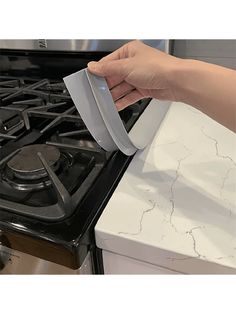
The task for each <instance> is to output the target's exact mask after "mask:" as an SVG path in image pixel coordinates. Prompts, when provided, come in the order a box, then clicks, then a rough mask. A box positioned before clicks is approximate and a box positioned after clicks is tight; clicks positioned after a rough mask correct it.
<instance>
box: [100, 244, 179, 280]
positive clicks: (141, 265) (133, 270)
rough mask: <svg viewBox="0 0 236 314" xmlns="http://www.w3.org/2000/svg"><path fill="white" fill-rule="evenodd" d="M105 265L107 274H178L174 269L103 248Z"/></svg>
mask: <svg viewBox="0 0 236 314" xmlns="http://www.w3.org/2000/svg"><path fill="white" fill-rule="evenodd" d="M102 254H103V266H104V273H105V274H121V275H122V274H123V275H124V274H134V275H135V274H136V275H137V274H140V275H141V274H146V275H149V274H150V275H151V274H160V275H170V274H178V272H175V271H173V270H170V269H167V268H163V267H159V266H156V265H153V264H149V263H145V262H142V261H139V260H135V259H132V258H129V257H126V256H122V255H118V254H115V253H112V252H108V251H104V250H103V253H102Z"/></svg>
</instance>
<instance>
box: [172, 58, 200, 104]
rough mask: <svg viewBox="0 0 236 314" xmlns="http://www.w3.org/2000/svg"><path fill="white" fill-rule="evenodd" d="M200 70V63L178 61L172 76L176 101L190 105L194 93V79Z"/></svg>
mask: <svg viewBox="0 0 236 314" xmlns="http://www.w3.org/2000/svg"><path fill="white" fill-rule="evenodd" d="M197 68H198V61H196V60H192V59H178V60H177V62H176V64H175V66H174V67H173V69H172V73H171V75H170V85H171V89H172V91H173V94H174V98H175V101H179V102H185V103H188V101H189V98H190V97H191V93H193V92H194V84H193V77H194V73H195V72H196V69H197Z"/></svg>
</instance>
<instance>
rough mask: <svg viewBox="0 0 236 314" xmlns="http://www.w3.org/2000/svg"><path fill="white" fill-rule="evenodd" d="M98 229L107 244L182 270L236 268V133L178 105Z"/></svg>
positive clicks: (142, 153) (229, 270) (126, 178)
mask: <svg viewBox="0 0 236 314" xmlns="http://www.w3.org/2000/svg"><path fill="white" fill-rule="evenodd" d="M95 234H96V243H97V246H98V247H100V248H102V249H105V250H108V251H111V252H114V253H117V254H121V255H125V256H128V257H131V258H135V259H138V260H141V261H145V262H148V263H152V264H155V265H159V266H162V267H166V268H169V269H173V270H177V271H178V272H182V273H191V274H199V273H202V274H204V273H206V274H208V273H221V274H223V273H236V135H235V134H234V133H233V132H231V131H229V130H227V129H226V128H224V127H223V126H221V125H219V124H218V123H216V122H215V121H213V120H212V119H210V118H209V117H207V116H206V115H204V114H202V113H201V112H199V111H197V110H196V109H193V108H192V107H190V106H188V105H186V104H183V103H173V104H172V105H171V107H170V110H169V112H168V113H167V115H166V117H165V119H164V121H163V123H162V125H161V128H160V129H159V131H158V133H157V134H156V136H155V138H154V140H153V142H152V143H151V145H149V146H148V147H147V148H146V149H145V150H143V151H139V152H138V153H136V155H135V156H134V159H133V160H132V162H131V164H130V165H129V167H128V169H127V171H126V172H125V174H124V176H123V178H122V180H121V181H120V183H119V185H118V187H117V188H116V190H115V192H114V194H113V196H112V197H111V199H110V201H109V202H108V204H107V206H106V208H105V210H104V212H103V214H102V216H101V217H100V219H99V221H98V223H97V225H96V228H95Z"/></svg>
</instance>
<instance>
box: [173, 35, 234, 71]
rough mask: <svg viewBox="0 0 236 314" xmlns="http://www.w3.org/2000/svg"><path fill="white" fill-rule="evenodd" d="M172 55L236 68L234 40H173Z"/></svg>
mask: <svg viewBox="0 0 236 314" xmlns="http://www.w3.org/2000/svg"><path fill="white" fill-rule="evenodd" d="M172 44H173V47H172V53H173V55H175V56H177V57H181V58H188V59H198V60H202V61H206V62H210V63H215V64H218V65H222V66H225V67H228V68H231V69H236V40H225V39H222V40H174V41H173V43H172Z"/></svg>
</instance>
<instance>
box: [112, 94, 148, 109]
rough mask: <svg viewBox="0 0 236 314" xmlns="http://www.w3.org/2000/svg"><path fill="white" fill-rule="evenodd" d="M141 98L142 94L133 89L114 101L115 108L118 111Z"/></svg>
mask: <svg viewBox="0 0 236 314" xmlns="http://www.w3.org/2000/svg"><path fill="white" fill-rule="evenodd" d="M142 98H143V95H142V94H141V93H140V92H139V91H137V90H133V91H131V92H130V93H129V94H127V95H125V96H124V97H122V98H120V99H118V100H117V101H116V102H115V104H116V108H117V110H118V111H120V110H122V109H124V108H126V107H128V106H129V105H131V104H133V103H135V102H136V101H138V100H140V99H142Z"/></svg>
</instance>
